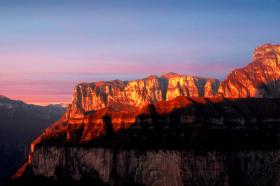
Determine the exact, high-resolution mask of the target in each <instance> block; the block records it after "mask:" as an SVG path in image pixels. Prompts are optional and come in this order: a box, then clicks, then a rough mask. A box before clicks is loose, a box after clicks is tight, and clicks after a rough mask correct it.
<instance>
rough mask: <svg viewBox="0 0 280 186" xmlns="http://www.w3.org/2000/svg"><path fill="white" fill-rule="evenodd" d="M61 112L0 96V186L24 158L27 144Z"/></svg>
mask: <svg viewBox="0 0 280 186" xmlns="http://www.w3.org/2000/svg"><path fill="white" fill-rule="evenodd" d="M63 112H65V109H64V108H62V107H60V106H55V105H53V106H46V107H41V106H35V105H28V104H25V103H24V102H21V101H14V100H11V99H9V98H7V97H5V96H0V124H1V125H0V183H1V182H3V181H5V180H6V179H7V178H8V177H10V176H11V174H12V173H13V172H14V171H15V169H16V168H18V167H19V165H21V164H22V163H23V161H24V160H25V159H26V153H27V152H28V144H29V143H30V142H31V141H32V140H33V139H34V138H35V137H36V136H37V135H39V134H40V133H41V132H42V130H43V129H45V128H46V127H48V126H49V125H50V124H51V123H53V122H54V121H56V120H58V119H59V118H60V117H61V115H62V114H63Z"/></svg>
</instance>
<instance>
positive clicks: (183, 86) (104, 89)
mask: <svg viewBox="0 0 280 186" xmlns="http://www.w3.org/2000/svg"><path fill="white" fill-rule="evenodd" d="M279 61H280V45H271V44H265V45H262V46H260V47H258V48H256V49H255V51H254V54H253V62H252V63H250V64H248V65H247V66H246V67H244V68H240V69H236V70H234V71H232V72H231V73H230V74H229V75H228V77H227V78H226V79H225V80H224V81H222V82H219V81H218V80H215V79H207V78H200V77H195V76H186V75H179V74H174V73H169V74H165V75H162V76H160V77H157V76H150V77H147V78H145V79H142V80H133V81H120V80H115V81H109V82H95V83H82V84H78V85H77V86H76V87H75V88H74V94H73V100H72V106H71V108H70V110H71V112H70V113H69V114H70V115H71V116H70V117H82V116H81V113H83V112H87V111H92V110H98V109H101V108H105V107H111V108H113V109H115V110H130V111H131V110H137V109H138V108H141V107H143V106H145V105H147V104H149V103H155V102H159V101H167V100H171V99H174V98H176V97H177V96H189V97H209V98H211V97H219V96H222V97H228V98H246V97H280V62H279Z"/></svg>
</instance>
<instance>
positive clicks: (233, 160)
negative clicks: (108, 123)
mask: <svg viewBox="0 0 280 186" xmlns="http://www.w3.org/2000/svg"><path fill="white" fill-rule="evenodd" d="M279 165H280V152H279V151H238V152H228V153H226V152H218V151H208V152H203V151H201V152H194V151H178V150H167V151H166V150H165V151H163V150H159V151H151V150H149V151H145V152H141V151H135V150H120V151H117V152H114V151H113V150H110V149H101V148H91V149H90V148H81V147H80V148H78V147H64V148H57V147H47V146H44V147H38V148H37V149H36V151H35V152H34V156H33V159H32V167H31V169H32V172H33V173H34V175H44V176H45V177H49V178H53V179H63V178H72V179H74V180H77V181H78V180H81V179H83V178H88V177H92V178H98V179H100V180H101V181H102V182H104V183H109V184H110V185H125V184H127V185H132V184H139V185H140V184H143V185H147V186H149V185H158V186H168V185H174V186H183V185H192V186H205V185H259V186H262V185H263V186H264V185H279V184H280V166H279Z"/></svg>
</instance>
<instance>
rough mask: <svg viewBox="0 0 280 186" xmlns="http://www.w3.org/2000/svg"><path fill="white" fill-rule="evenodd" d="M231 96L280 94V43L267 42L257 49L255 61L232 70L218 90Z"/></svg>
mask: <svg viewBox="0 0 280 186" xmlns="http://www.w3.org/2000/svg"><path fill="white" fill-rule="evenodd" d="M218 93H219V95H220V96H224V97H230V98H247V97H279V96H280V45H271V44H265V45H262V46H260V47H258V48H256V49H255V52H254V55H253V62H252V63H250V64H248V65H247V66H246V67H244V68H240V69H236V70H234V71H232V72H231V73H230V74H229V76H228V77H227V78H226V80H224V81H223V82H222V83H221V85H220V87H219V90H218Z"/></svg>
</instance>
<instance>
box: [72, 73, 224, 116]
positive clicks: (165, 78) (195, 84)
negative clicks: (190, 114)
mask: <svg viewBox="0 0 280 186" xmlns="http://www.w3.org/2000/svg"><path fill="white" fill-rule="evenodd" d="M218 85H219V81H218V80H215V79H206V78H200V77H194V76H187V75H179V74H175V73H168V74H165V75H162V76H160V77H158V76H149V77H147V78H145V79H141V80H133V81H120V80H114V81H108V82H103V81H101V82H94V83H81V84H78V85H77V86H76V87H75V88H74V95H73V101H72V106H71V108H70V109H71V110H72V112H71V114H73V115H72V116H71V117H75V114H76V116H77V117H79V114H80V113H83V112H86V111H91V110H98V109H101V108H105V107H111V108H112V109H114V110H137V108H140V107H143V106H145V105H147V104H149V103H155V102H158V101H164V100H171V99H174V98H175V97H177V96H191V97H198V96H202V97H213V96H214V95H215V94H216V92H217V90H218Z"/></svg>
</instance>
